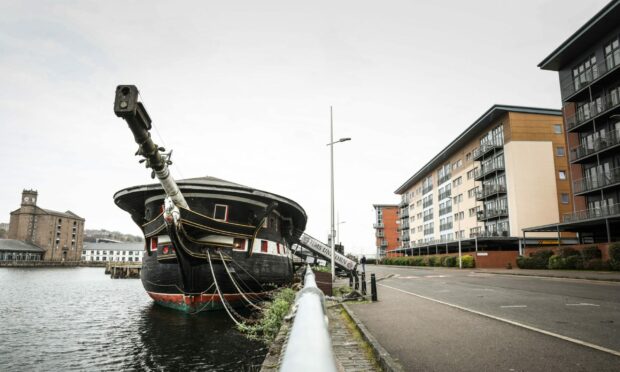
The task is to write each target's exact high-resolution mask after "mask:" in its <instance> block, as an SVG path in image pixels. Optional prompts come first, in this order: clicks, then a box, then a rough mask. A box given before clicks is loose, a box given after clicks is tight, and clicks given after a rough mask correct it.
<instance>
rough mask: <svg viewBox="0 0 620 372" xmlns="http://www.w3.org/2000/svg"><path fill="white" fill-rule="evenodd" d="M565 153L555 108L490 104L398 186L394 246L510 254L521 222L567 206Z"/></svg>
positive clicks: (542, 220) (412, 250)
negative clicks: (398, 242)
mask: <svg viewBox="0 0 620 372" xmlns="http://www.w3.org/2000/svg"><path fill="white" fill-rule="evenodd" d="M567 158H568V157H567V150H566V142H565V136H564V127H563V125H562V116H561V111H560V110H553V109H544V108H533V107H520V106H505V105H495V106H493V107H491V108H490V109H489V110H487V111H486V112H485V113H484V114H483V115H482V116H481V117H480V118H478V119H477V120H476V121H475V122H474V123H472V124H471V125H470V126H469V127H468V128H467V129H466V130H465V131H464V132H463V133H461V134H460V135H459V136H458V137H457V138H456V139H454V140H453V141H452V142H451V143H450V144H449V145H448V146H446V147H445V148H444V149H443V150H442V151H441V152H440V153H439V154H437V155H436V156H435V157H433V158H432V159H431V160H430V161H429V162H428V163H427V164H426V165H425V166H424V167H422V168H421V169H420V170H418V171H417V172H416V173H415V174H414V175H413V176H411V177H410V178H409V179H408V180H407V181H405V182H404V183H403V184H402V185H401V186H400V187H399V188H398V189H396V191H395V193H396V194H399V195H401V204H400V208H401V209H400V216H399V217H400V225H399V226H400V227H401V230H400V240H401V246H400V248H399V249H397V250H396V251H397V252H403V253H405V254H414V255H415V254H440V253H454V252H456V251H457V250H458V247H459V245H460V246H461V249H462V250H464V251H478V250H486V251H489V250H507V251H514V252H515V254H514V256H515V257H516V252H517V251H518V250H519V248H520V247H521V243H522V240H523V239H522V231H521V230H522V229H523V228H525V227H529V226H533V225H540V224H547V223H553V222H556V223H557V222H558V221H559V216H560V215H561V214H563V213H567V212H570V211H571V210H572V200H571V198H570V181H569V176H568V174H569V166H568V159H567ZM547 236H549V233H542V235H540V234H539V237H541V238H542V237H547ZM552 236H553V235H552ZM565 237H566V238H567V239H568V238H570V235H565Z"/></svg>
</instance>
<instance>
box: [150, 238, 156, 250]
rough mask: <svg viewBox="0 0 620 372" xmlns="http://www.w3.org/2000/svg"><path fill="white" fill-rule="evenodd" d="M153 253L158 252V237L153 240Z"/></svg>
mask: <svg viewBox="0 0 620 372" xmlns="http://www.w3.org/2000/svg"><path fill="white" fill-rule="evenodd" d="M151 252H157V237H154V238H151Z"/></svg>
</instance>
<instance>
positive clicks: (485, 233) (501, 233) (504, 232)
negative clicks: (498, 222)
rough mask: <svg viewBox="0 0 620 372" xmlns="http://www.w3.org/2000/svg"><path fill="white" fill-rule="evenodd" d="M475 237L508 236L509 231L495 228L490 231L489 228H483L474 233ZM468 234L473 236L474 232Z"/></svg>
mask: <svg viewBox="0 0 620 372" xmlns="http://www.w3.org/2000/svg"><path fill="white" fill-rule="evenodd" d="M475 235H476V236H475V237H476V238H494V237H500V236H503V237H508V236H510V231H509V230H508V229H505V230H503V229H502V230H495V231H491V230H483V231H480V232H478V233H476V234H475ZM470 236H471V237H472V238H473V237H474V234H470Z"/></svg>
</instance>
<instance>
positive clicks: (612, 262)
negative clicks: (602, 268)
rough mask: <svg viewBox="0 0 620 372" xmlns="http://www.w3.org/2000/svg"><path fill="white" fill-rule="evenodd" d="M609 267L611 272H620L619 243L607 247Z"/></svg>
mask: <svg viewBox="0 0 620 372" xmlns="http://www.w3.org/2000/svg"><path fill="white" fill-rule="evenodd" d="M609 266H610V268H611V269H612V270H620V243H613V244H610V245H609Z"/></svg>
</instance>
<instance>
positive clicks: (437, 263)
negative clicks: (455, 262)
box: [426, 256, 441, 266]
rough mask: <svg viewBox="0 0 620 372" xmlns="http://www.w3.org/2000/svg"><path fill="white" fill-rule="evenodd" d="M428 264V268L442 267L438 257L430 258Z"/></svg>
mask: <svg viewBox="0 0 620 372" xmlns="http://www.w3.org/2000/svg"><path fill="white" fill-rule="evenodd" d="M426 262H427V264H428V266H441V260H440V259H439V257H437V256H429V257H428V259H427V260H426Z"/></svg>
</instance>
